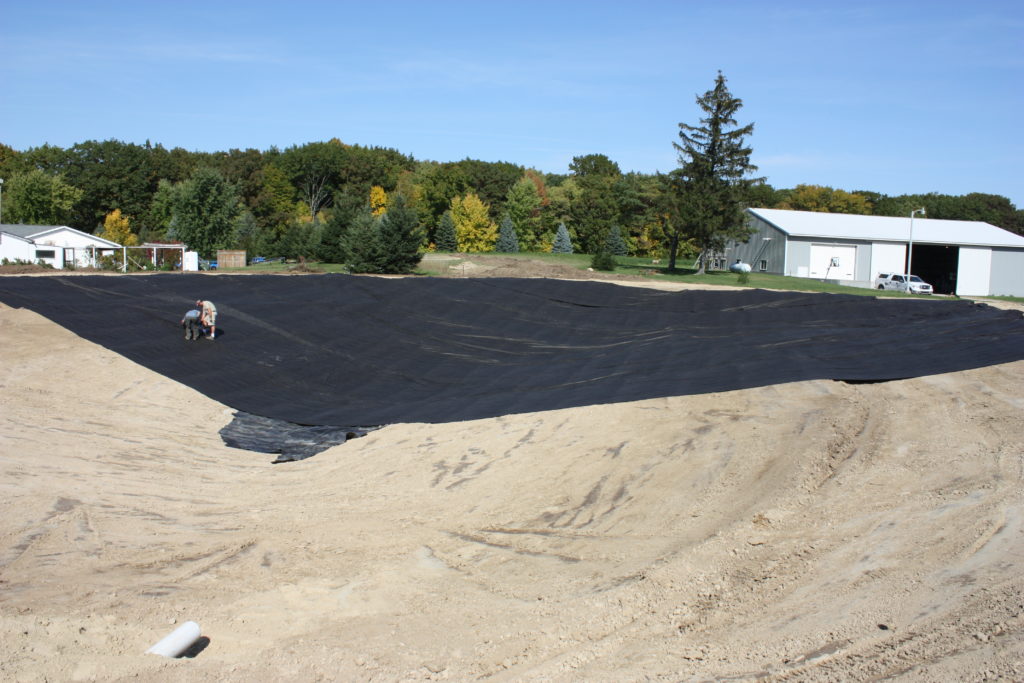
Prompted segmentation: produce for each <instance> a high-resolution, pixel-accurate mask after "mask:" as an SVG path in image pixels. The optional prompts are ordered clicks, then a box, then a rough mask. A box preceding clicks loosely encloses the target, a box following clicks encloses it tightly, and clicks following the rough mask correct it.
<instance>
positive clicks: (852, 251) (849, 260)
mask: <svg viewBox="0 0 1024 683" xmlns="http://www.w3.org/2000/svg"><path fill="white" fill-rule="evenodd" d="M856 272H857V247H854V246H845V245H841V244H812V245H811V274H810V276H811V277H816V278H821V279H827V280H853V279H854V274H855V273H856Z"/></svg>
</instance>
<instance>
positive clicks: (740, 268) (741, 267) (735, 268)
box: [729, 261, 750, 273]
mask: <svg viewBox="0 0 1024 683" xmlns="http://www.w3.org/2000/svg"><path fill="white" fill-rule="evenodd" d="M729 270H731V271H732V272H734V273H749V272H750V264H749V263H743V262H742V261H737V262H736V263H734V264H732V265H731V266H729Z"/></svg>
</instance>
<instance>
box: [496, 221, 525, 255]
mask: <svg viewBox="0 0 1024 683" xmlns="http://www.w3.org/2000/svg"><path fill="white" fill-rule="evenodd" d="M494 250H495V251H500V252H504V253H506V254H514V253H518V252H519V238H518V237H517V236H516V226H515V225H513V224H512V219H511V218H509V215H508V214H505V217H504V218H502V219H501V225H500V226H499V227H498V243H497V244H496V245H495V247H494Z"/></svg>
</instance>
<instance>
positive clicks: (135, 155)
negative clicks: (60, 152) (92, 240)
mask: <svg viewBox="0 0 1024 683" xmlns="http://www.w3.org/2000/svg"><path fill="white" fill-rule="evenodd" d="M64 164H65V169H64V173H65V175H66V177H67V180H68V182H69V183H71V184H72V185H74V186H75V187H78V188H80V189H81V190H82V191H83V195H82V198H81V200H80V201H79V202H77V204H76V205H75V210H74V217H73V218H72V220H74V221H75V223H76V224H77V225H79V226H81V229H82V230H85V231H87V232H94V231H95V230H96V229H97V228H98V227H99V226H100V225H102V223H103V220H104V218H105V217H106V215H107V214H108V213H109V212H111V211H113V210H114V209H121V210H122V211H123V212H124V213H126V214H128V215H129V216H142V215H143V214H144V213H145V212H146V209H147V208H148V206H149V203H150V200H151V199H152V197H153V193H154V192H156V190H157V183H158V181H159V178H158V177H157V175H156V173H155V170H154V168H153V166H152V150H150V149H146V148H145V147H143V146H141V145H136V144H132V143H127V142H121V141H120V140H104V141H102V142H99V141H96V140H87V141H86V142H80V143H78V144H76V145H74V146H73V147H70V148H68V150H67V152H66V160H65V162H64Z"/></svg>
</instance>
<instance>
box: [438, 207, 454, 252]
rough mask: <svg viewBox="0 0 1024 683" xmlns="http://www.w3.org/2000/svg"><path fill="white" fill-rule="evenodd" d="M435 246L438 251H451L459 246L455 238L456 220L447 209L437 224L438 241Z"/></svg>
mask: <svg viewBox="0 0 1024 683" xmlns="http://www.w3.org/2000/svg"><path fill="white" fill-rule="evenodd" d="M435 248H436V249H437V250H438V251H445V252H451V251H455V250H456V249H458V248H459V244H458V241H457V240H456V238H455V221H453V220H452V212H451V211H445V212H444V213H443V214H441V220H439V221H438V225H437V243H436V245H435Z"/></svg>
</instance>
